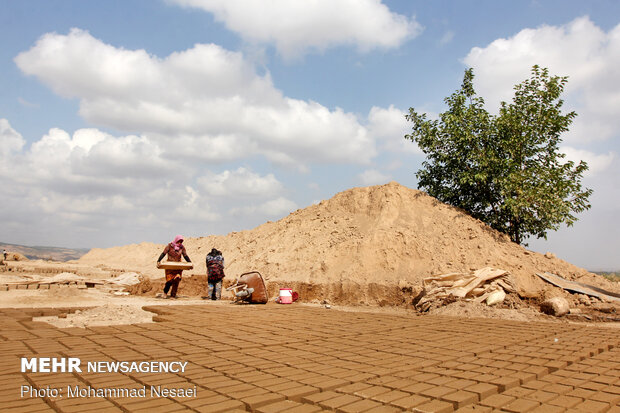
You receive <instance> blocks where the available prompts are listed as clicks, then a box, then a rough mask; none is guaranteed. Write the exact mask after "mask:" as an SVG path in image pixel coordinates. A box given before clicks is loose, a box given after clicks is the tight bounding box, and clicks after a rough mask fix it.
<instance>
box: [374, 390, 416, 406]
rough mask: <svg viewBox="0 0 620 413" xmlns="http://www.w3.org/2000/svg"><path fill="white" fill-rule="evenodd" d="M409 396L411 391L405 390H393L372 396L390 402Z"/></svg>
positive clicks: (380, 400)
mask: <svg viewBox="0 0 620 413" xmlns="http://www.w3.org/2000/svg"><path fill="white" fill-rule="evenodd" d="M407 396H409V393H405V392H404V391H400V390H391V391H389V392H387V393H381V394H378V395H376V396H374V397H371V398H372V399H373V400H376V401H378V402H381V403H389V402H391V401H394V400H398V399H402V398H403V397H407Z"/></svg>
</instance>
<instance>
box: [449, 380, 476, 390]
mask: <svg viewBox="0 0 620 413" xmlns="http://www.w3.org/2000/svg"><path fill="white" fill-rule="evenodd" d="M474 384H476V382H475V381H473V380H465V379H456V380H454V381H451V382H449V383H446V387H450V388H452V389H457V390H461V389H464V388H465V387H469V386H472V385H474Z"/></svg>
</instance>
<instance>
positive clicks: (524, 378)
mask: <svg viewBox="0 0 620 413" xmlns="http://www.w3.org/2000/svg"><path fill="white" fill-rule="evenodd" d="M510 377H515V378H517V379H519V381H520V382H521V384H525V383H528V382H530V381H532V380H536V374H534V373H529V372H526V371H518V372H516V373H513V374H511V375H510Z"/></svg>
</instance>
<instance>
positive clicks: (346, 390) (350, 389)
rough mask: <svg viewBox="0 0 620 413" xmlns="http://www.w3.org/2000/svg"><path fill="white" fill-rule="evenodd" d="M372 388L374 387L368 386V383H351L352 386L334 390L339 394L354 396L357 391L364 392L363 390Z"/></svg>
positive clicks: (348, 385)
mask: <svg viewBox="0 0 620 413" xmlns="http://www.w3.org/2000/svg"><path fill="white" fill-rule="evenodd" d="M370 387H373V386H372V385H371V384H368V383H351V384H347V385H346V386H342V387H338V388H336V389H334V390H335V391H337V392H339V393H349V394H353V393H355V392H356V391H359V390H363V389H368V388H370Z"/></svg>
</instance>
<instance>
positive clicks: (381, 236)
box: [79, 182, 617, 304]
mask: <svg viewBox="0 0 620 413" xmlns="http://www.w3.org/2000/svg"><path fill="white" fill-rule="evenodd" d="M173 236H174V234H171V238H173ZM185 245H186V248H187V251H188V255H189V256H190V258H191V259H192V260H193V262H194V266H195V268H194V270H192V271H190V273H194V274H205V273H206V268H205V262H204V259H205V256H206V254H207V253H208V252H209V251H210V250H211V248H213V247H215V248H217V249H219V250H221V251H223V253H224V256H225V258H226V274H227V278H228V279H230V278H234V277H236V276H238V275H240V274H241V273H243V272H247V271H251V270H256V271H260V272H261V273H262V274H263V275H264V276H266V277H267V279H268V281H269V282H270V283H271V284H273V285H285V284H288V285H290V286H295V287H297V288H298V289H300V290H304V289H305V290H310V289H313V288H318V286H322V287H320V288H321V289H322V290H325V291H334V290H335V291H336V292H335V293H334V294H331V295H334V296H337V295H338V294H341V293H342V292H343V291H346V295H350V294H353V295H355V294H356V291H359V294H360V296H368V292H369V291H370V290H372V289H375V290H377V289H379V290H380V289H381V288H384V287H385V288H388V289H389V288H392V289H396V290H398V291H412V292H413V293H415V290H416V289H418V290H419V289H420V288H421V281H422V279H423V278H425V277H428V276H431V275H435V274H442V273H448V272H465V271H470V270H472V269H479V268H482V267H488V266H490V267H496V268H502V269H505V270H508V271H510V272H511V273H512V274H513V275H514V277H515V279H516V282H517V283H518V288H519V291H520V293H522V295H531V296H537V295H540V292H541V291H542V290H544V289H548V288H550V287H549V286H548V285H547V284H545V283H544V282H543V281H541V280H540V279H538V277H536V275H535V274H536V272H544V271H549V272H552V273H555V274H558V275H560V276H562V277H565V278H567V279H570V280H579V281H581V282H585V283H589V284H596V285H600V286H602V287H604V288H608V289H614V288H617V287H614V286H613V285H611V284H610V283H607V282H606V281H605V280H604V279H602V277H598V276H596V275H595V274H591V273H589V272H587V271H586V270H584V269H581V268H578V267H576V266H574V265H572V264H570V263H567V262H565V261H562V260H560V259H557V258H556V257H555V256H554V255H553V254H545V255H542V254H538V253H535V252H531V251H528V250H526V249H525V248H523V247H521V246H519V245H517V244H515V243H513V242H511V241H510V240H509V238H508V237H506V236H505V235H503V234H501V233H499V232H497V231H495V230H493V229H491V228H489V227H488V226H487V225H485V224H483V223H482V222H480V221H478V220H476V219H474V218H472V217H471V216H469V215H467V214H466V213H465V212H463V211H461V210H459V209H457V208H454V207H451V206H448V205H445V204H443V203H441V202H439V201H437V200H436V199H435V198H433V197H431V196H429V195H427V194H425V193H423V192H420V191H417V190H413V189H409V188H406V187H404V186H402V185H399V184H398V183H396V182H391V183H389V184H386V185H381V186H372V187H365V188H354V189H350V190H347V191H344V192H341V193H339V194H337V195H335V196H334V197H333V198H331V199H329V200H327V201H322V202H321V203H319V204H317V205H312V206H309V207H307V208H305V209H301V210H297V211H295V212H293V213H291V214H290V215H288V216H287V217H286V218H283V219H281V220H279V221H277V222H267V223H266V224H263V225H261V226H259V227H257V228H254V229H252V230H248V231H241V232H232V233H230V234H228V235H226V236H208V237H200V238H188V239H186V241H185ZM163 248H164V245H158V244H152V243H142V244H137V245H128V246H122V247H114V248H108V249H93V250H91V251H90V252H89V253H88V254H86V255H85V256H83V257H82V258H81V259H80V260H79V261H80V262H81V263H89V264H106V265H115V266H122V267H123V268H125V269H126V270H131V271H139V272H141V273H142V274H145V275H148V276H150V277H161V276H162V273H163V272H162V271H161V270H157V269H156V268H155V261H156V259H157V257H158V256H159V254H160V253H161V251H162V250H163ZM188 275H189V274H188ZM327 286H331V287H329V288H328V287H327ZM334 286H338V288H335V287H334ZM371 295H372V294H371ZM382 295H383V296H385V297H387V296H388V295H386V294H382ZM354 301H355V300H354ZM361 301H362V302H363V301H364V300H361ZM370 301H372V302H374V303H377V302H379V301H381V299H380V298H377V297H374V298H372V299H371V300H370ZM395 304H396V303H395Z"/></svg>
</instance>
